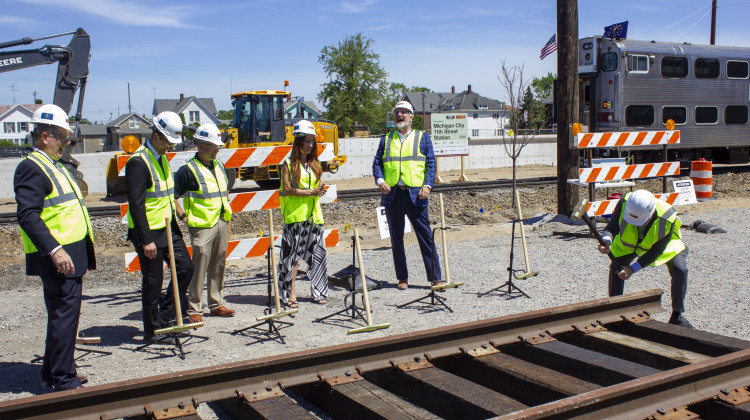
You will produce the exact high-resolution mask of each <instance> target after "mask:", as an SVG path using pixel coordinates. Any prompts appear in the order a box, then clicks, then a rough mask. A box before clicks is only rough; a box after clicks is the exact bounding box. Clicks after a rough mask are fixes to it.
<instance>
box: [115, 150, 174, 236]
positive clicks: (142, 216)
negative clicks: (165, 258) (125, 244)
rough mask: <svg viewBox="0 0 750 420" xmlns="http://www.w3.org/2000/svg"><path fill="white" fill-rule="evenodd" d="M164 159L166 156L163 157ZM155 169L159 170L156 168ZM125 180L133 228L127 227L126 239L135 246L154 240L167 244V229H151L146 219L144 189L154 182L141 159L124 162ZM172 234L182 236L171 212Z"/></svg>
mask: <svg viewBox="0 0 750 420" xmlns="http://www.w3.org/2000/svg"><path fill="white" fill-rule="evenodd" d="M165 159H166V158H165ZM157 170H159V169H158V168H157ZM125 180H126V182H127V186H128V205H129V209H130V217H131V218H132V219H133V228H132V229H128V240H129V241H131V242H132V243H133V245H135V246H136V247H141V246H143V245H148V244H150V243H151V242H154V243H155V244H156V246H157V247H159V248H164V247H166V246H167V229H166V228H163V229H157V230H151V229H149V228H148V220H147V219H146V190H147V189H149V188H151V186H152V185H153V184H154V181H153V179H151V173H150V172H149V170H148V166H146V162H144V161H143V159H130V160H128V163H127V164H125ZM171 226H172V234H173V235H177V236H182V232H181V231H180V227H179V226H178V225H177V220H176V218H175V215H174V211H173V212H172V222H171Z"/></svg>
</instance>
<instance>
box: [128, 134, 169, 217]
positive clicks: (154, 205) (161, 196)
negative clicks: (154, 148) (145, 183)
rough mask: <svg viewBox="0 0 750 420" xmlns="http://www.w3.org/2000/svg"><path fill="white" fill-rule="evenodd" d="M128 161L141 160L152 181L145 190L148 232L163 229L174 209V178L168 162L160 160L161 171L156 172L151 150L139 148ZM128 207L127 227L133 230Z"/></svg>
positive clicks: (156, 165)
mask: <svg viewBox="0 0 750 420" xmlns="http://www.w3.org/2000/svg"><path fill="white" fill-rule="evenodd" d="M130 159H143V161H144V162H146V166H147V167H148V171H149V173H150V174H151V180H152V181H153V182H152V184H153V185H151V187H150V188H149V189H147V190H146V220H147V221H148V228H149V229H150V230H157V229H164V228H166V227H167V223H166V221H165V219H166V218H169V219H170V220H171V219H172V214H173V213H174V209H173V208H172V202H173V201H174V178H173V177H172V170H171V169H169V161H168V160H167V157H166V156H164V159H162V166H161V171H157V170H156V168H157V167H158V166H159V162H158V161H157V160H156V158H155V157H154V155H153V153H151V149H149V148H148V147H146V146H141V147H139V148H138V150H136V151H135V153H134V154H133V156H131V157H130ZM130 159H128V160H130ZM130 210H132V209H131V208H130V207H128V227H129V228H131V229H132V228H133V219H132V217H131V216H130Z"/></svg>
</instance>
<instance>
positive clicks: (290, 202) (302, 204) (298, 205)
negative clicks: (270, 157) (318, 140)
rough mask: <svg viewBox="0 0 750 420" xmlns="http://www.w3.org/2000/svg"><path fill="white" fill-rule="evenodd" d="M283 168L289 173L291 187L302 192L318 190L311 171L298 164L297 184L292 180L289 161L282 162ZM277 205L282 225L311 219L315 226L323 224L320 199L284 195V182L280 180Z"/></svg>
mask: <svg viewBox="0 0 750 420" xmlns="http://www.w3.org/2000/svg"><path fill="white" fill-rule="evenodd" d="M284 167H285V168H286V170H287V171H288V172H289V180H290V181H291V183H292V187H294V188H299V189H303V190H314V189H317V188H318V178H317V177H315V176H313V173H312V171H310V170H309V169H305V167H304V166H303V165H302V164H301V163H300V178H301V179H300V180H299V183H298V182H297V180H295V179H294V174H293V173H292V169H291V159H286V160H284ZM279 204H280V206H281V214H282V215H283V216H284V223H286V224H290V223H299V222H304V221H305V220H307V219H309V218H310V216H312V217H313V223H315V224H316V225H322V224H323V210H322V209H321V208H320V197H315V196H307V197H300V196H294V195H286V194H284V180H283V179H282V181H281V185H280V186H279Z"/></svg>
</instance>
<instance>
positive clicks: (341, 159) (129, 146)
mask: <svg viewBox="0 0 750 420" xmlns="http://www.w3.org/2000/svg"><path fill="white" fill-rule="evenodd" d="M289 96H290V93H289V92H287V91H283V90H256V91H249V92H240V93H235V94H232V105H233V106H234V118H233V121H232V127H231V128H229V129H227V130H225V133H224V135H225V136H226V141H225V147H226V148H228V149H236V148H243V147H263V146H278V145H291V144H292V143H293V142H294V137H293V136H292V127H293V126H294V124H295V123H296V122H297V121H299V120H300V119H301V118H292V119H285V118H284V100H285V99H286V98H288V97H289ZM309 121H310V122H312V123H313V125H315V129H316V130H315V131H316V132H318V139H319V140H318V142H320V143H330V144H332V145H333V154H334V156H335V157H334V158H333V160H331V161H326V162H321V166H322V167H323V171H325V172H331V173H335V172H336V171H337V170H338V168H339V166H341V165H342V164H344V163H345V162H346V156H345V155H340V154H339V135H338V126H336V124H335V123H333V122H331V121H326V120H321V119H314V118H313V119H309ZM187 128H190V127H187ZM138 146H140V144H139V143H138V140H137V139H136V138H135V137H133V136H127V137H125V138H123V141H122V142H121V147H122V150H123V151H124V152H125V153H124V154H131V153H133V152H134V151H135V150H136V149H137V148H138ZM172 169H173V170H177V168H172ZM227 177H228V178H229V183H230V186H229V188H230V189H231V188H232V186H233V185H234V182H235V180H236V179H241V180H250V181H255V183H257V184H258V185H259V186H260V187H261V188H265V189H275V188H278V187H279V180H280V178H281V172H280V166H279V165H265V166H253V167H243V168H235V169H230V168H227ZM125 188H126V187H125V177H124V176H119V174H118V166H117V157H116V156H115V157H114V158H112V160H111V161H110V163H109V166H108V167H107V195H117V194H122V193H125Z"/></svg>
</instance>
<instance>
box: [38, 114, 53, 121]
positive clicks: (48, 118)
mask: <svg viewBox="0 0 750 420" xmlns="http://www.w3.org/2000/svg"><path fill="white" fill-rule="evenodd" d="M40 118H41V119H43V120H50V121H51V120H52V114H51V113H49V112H42V116H41V117H40Z"/></svg>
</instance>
